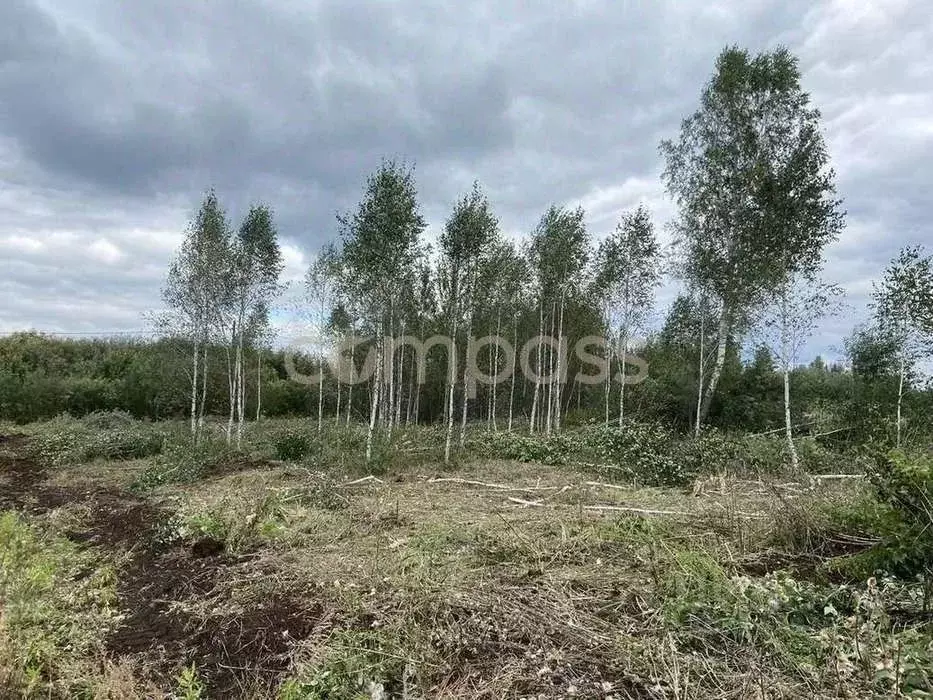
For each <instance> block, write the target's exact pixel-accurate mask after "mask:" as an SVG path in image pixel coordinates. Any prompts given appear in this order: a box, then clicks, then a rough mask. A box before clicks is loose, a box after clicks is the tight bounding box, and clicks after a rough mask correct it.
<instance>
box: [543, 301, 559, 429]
mask: <svg viewBox="0 0 933 700" xmlns="http://www.w3.org/2000/svg"><path fill="white" fill-rule="evenodd" d="M556 316H557V304H551V340H553V339H554V324H555V321H556ZM547 364H548V367H547V371H548V378H547V423H546V424H545V426H544V431H545V433H546V434H547V435H550V434H551V425H552V421H553V416H554V346H553V345H550V344H549V345H548V363H547Z"/></svg>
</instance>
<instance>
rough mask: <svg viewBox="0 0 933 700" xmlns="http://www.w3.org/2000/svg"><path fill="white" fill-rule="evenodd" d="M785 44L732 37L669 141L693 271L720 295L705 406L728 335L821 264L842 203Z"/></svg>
mask: <svg viewBox="0 0 933 700" xmlns="http://www.w3.org/2000/svg"><path fill="white" fill-rule="evenodd" d="M819 116H820V115H819V112H818V111H817V110H816V109H815V108H813V107H812V106H811V105H810V102H809V96H808V95H807V93H805V92H804V91H803V90H802V88H801V86H800V73H799V70H798V67H797V60H796V58H794V56H792V55H791V54H790V53H789V52H788V51H787V50H786V49H784V48H779V49H777V50H775V51H773V52H770V53H762V54H759V55H757V56H752V55H751V54H749V53H748V52H747V51H744V50H741V49H738V48H734V47H733V48H727V49H726V50H724V51H723V52H722V53H721V54H720V55H719V58H718V59H717V61H716V69H715V72H714V74H713V77H712V78H711V80H710V81H709V83H707V85H706V87H705V88H704V90H703V94H702V96H701V100H700V108H699V110H698V111H697V112H696V113H694V114H693V115H692V116H690V117H688V118H687V119H686V120H684V122H683V124H682V127H681V132H680V136H679V138H678V140H677V141H664V142H662V144H661V152H662V154H663V156H664V158H665V161H666V165H665V170H664V181H665V184H666V186H667V189H668V191H669V192H670V194H671V195H672V196H673V197H674V199H675V200H676V202H677V204H678V206H679V218H678V220H677V222H676V224H677V230H678V233H679V237H680V240H679V243H680V248H681V250H682V252H683V256H684V259H683V274H684V276H685V277H686V279H687V280H689V281H691V282H692V283H694V284H695V285H696V286H697V287H699V288H701V289H703V290H706V291H708V292H709V293H710V294H712V295H713V297H714V298H715V300H716V301H717V303H718V305H719V319H718V334H717V335H718V339H717V352H716V358H715V362H714V365H713V369H712V372H711V373H710V377H709V380H708V382H707V384H708V386H707V388H706V390H705V392H704V398H703V402H702V406H701V411H700V414H701V417H702V416H705V415H706V414H707V413H708V411H709V408H710V406H711V403H712V399H713V397H714V395H715V393H716V387H717V384H718V382H719V379H720V377H721V374H722V367H723V363H724V361H725V354H726V345H727V342H728V339H729V338H730V337H731V335H732V333H733V332H734V330H735V329H736V328H740V327H741V326H742V324H743V322H745V321H746V320H747V318H748V317H749V315H750V314H751V313H752V312H754V311H755V310H756V309H758V308H759V307H760V306H761V305H762V303H763V302H764V301H765V300H766V298H767V295H768V294H769V293H770V292H771V291H772V290H774V289H775V288H777V287H779V286H780V285H781V284H783V283H784V282H785V281H786V280H787V278H788V276H789V275H790V274H792V273H794V272H797V271H806V270H811V269H814V268H815V267H817V266H818V264H819V260H820V254H821V251H822V249H823V247H824V246H825V245H826V243H828V242H829V241H831V240H833V239H835V238H836V236H837V235H838V233H839V231H840V230H841V228H842V225H843V215H842V213H841V212H840V211H839V208H838V206H839V203H838V201H837V200H836V199H835V197H834V194H835V189H834V184H833V179H834V176H833V172H832V171H831V170H830V169H829V168H828V161H829V157H828V155H827V152H826V148H825V145H824V143H823V138H822V135H821V134H820V129H819Z"/></svg>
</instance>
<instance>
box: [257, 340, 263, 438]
mask: <svg viewBox="0 0 933 700" xmlns="http://www.w3.org/2000/svg"><path fill="white" fill-rule="evenodd" d="M260 418H262V350H258V349H257V350H256V422H257V423H258V422H259V419H260Z"/></svg>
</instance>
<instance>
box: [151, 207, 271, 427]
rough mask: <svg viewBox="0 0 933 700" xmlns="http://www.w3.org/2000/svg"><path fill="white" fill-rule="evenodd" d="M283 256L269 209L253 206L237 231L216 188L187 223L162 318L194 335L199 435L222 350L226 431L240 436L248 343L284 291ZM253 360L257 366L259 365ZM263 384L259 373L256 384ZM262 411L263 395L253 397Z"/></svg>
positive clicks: (172, 328) (256, 338)
mask: <svg viewBox="0 0 933 700" xmlns="http://www.w3.org/2000/svg"><path fill="white" fill-rule="evenodd" d="M282 267H283V264H282V255H281V252H280V250H279V244H278V240H277V233H276V229H275V224H274V222H273V218H272V212H271V211H270V209H269V208H268V207H266V206H264V205H257V206H254V207H252V208H251V209H250V210H249V212H248V213H247V215H246V216H245V217H244V219H243V221H242V223H241V224H240V226H239V228H237V229H236V230H233V229H232V228H231V226H230V224H229V222H228V220H227V217H226V213H225V212H224V210H223V208H222V207H221V205H220V202H219V201H218V199H217V196H216V194H215V193H214V192H213V191H211V192H210V193H209V194H208V195H207V197H206V198H205V199H204V201H203V203H202V204H201V208H200V209H199V211H198V213H197V215H196V217H195V219H194V220H193V221H192V222H191V224H190V225H189V226H188V229H187V231H186V232H185V237H184V240H183V241H182V244H181V247H180V249H179V251H178V253H177V254H176V256H175V258H174V260H173V261H172V263H171V266H170V268H169V272H168V277H167V279H166V283H165V285H164V287H163V290H162V297H163V301H164V303H165V306H166V311H165V312H164V313H163V314H161V315H160V316H159V317H158V319H157V321H158V323H159V325H160V326H161V327H162V328H163V329H164V330H165V331H166V332H167V333H169V334H171V335H173V336H176V337H181V338H185V339H187V340H189V341H190V347H191V365H190V373H189V379H190V391H191V412H190V413H191V415H190V421H191V435H192V438H193V439H194V440H195V441H197V440H198V438H199V436H200V433H201V431H202V429H203V425H204V409H205V406H206V405H207V403H208V396H207V391H208V376H209V373H208V362H209V358H210V357H211V356H212V355H215V356H216V352H212V350H216V349H217V348H218V347H219V348H222V351H223V361H224V362H225V363H226V375H227V390H228V400H229V404H228V405H229V411H228V415H227V426H226V437H227V441H228V442H233V441H234V439H235V440H236V441H237V443H239V442H240V440H241V438H242V434H243V425H244V422H245V420H246V415H245V413H246V387H247V381H246V373H247V371H248V368H247V361H246V358H247V352H246V351H247V349H248V348H257V347H260V346H261V344H262V342H263V336H264V334H265V333H266V332H267V330H268V324H269V318H268V317H269V310H270V307H271V305H272V304H273V303H274V301H275V298H276V297H277V295H278V294H279V291H280V284H279V277H280V275H281V272H282ZM261 366H262V365H261V362H260V361H257V362H256V371H257V372H259V371H261ZM255 386H256V389H257V392H259V391H260V390H261V387H262V381H261V378H257V381H256V382H255ZM256 406H257V409H256V412H257V416H258V415H259V414H260V413H261V410H262V409H261V397H259V396H257V397H256Z"/></svg>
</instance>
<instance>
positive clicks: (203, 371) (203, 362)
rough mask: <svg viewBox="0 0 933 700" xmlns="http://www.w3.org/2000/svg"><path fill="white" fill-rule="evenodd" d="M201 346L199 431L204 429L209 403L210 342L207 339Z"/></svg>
mask: <svg viewBox="0 0 933 700" xmlns="http://www.w3.org/2000/svg"><path fill="white" fill-rule="evenodd" d="M202 342H203V346H202V347H201V405H200V407H198V433H199V434H200V433H201V432H202V431H203V430H204V408H205V406H206V405H207V356H208V349H209V346H208V343H207V340H206V339H205V340H204V341H202Z"/></svg>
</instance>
